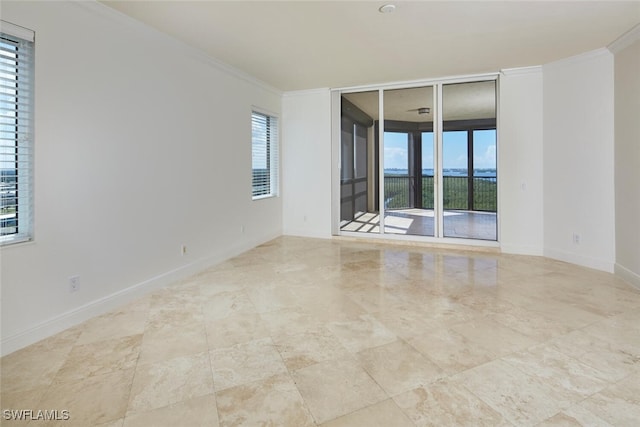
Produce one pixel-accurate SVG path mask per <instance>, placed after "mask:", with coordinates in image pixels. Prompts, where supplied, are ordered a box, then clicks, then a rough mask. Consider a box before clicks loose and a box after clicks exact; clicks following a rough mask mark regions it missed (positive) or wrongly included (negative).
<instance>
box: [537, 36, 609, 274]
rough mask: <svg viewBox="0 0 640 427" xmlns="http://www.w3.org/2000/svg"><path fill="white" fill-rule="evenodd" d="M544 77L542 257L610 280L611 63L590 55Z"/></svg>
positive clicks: (604, 55)
mask: <svg viewBox="0 0 640 427" xmlns="http://www.w3.org/2000/svg"><path fill="white" fill-rule="evenodd" d="M543 73H544V84H543V86H544V90H543V96H544V101H543V108H544V113H543V117H544V148H543V149H544V157H543V159H544V254H545V255H546V256H549V257H552V258H557V259H560V260H564V261H568V262H573V263H576V264H579V265H584V266H587V267H592V268H597V269H600V270H605V271H609V272H612V271H613V265H614V257H615V252H614V251H615V246H614V245H615V236H614V234H615V229H614V220H615V218H614V161H613V136H614V129H613V119H614V113H613V99H614V98H613V55H612V54H611V53H610V52H609V51H608V50H606V49H600V50H597V51H592V52H588V53H586V54H584V55H581V56H576V57H572V58H567V59H564V60H561V61H558V62H554V63H551V64H547V65H544V67H543ZM574 233H577V234H579V235H580V243H579V244H576V243H574V242H573V234H574Z"/></svg>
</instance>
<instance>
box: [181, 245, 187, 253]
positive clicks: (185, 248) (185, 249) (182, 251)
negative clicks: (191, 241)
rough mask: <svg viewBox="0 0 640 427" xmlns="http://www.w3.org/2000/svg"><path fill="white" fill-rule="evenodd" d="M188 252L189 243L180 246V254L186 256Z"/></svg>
mask: <svg viewBox="0 0 640 427" xmlns="http://www.w3.org/2000/svg"><path fill="white" fill-rule="evenodd" d="M186 254H187V245H181V246H180V255H182V256H185V255H186Z"/></svg>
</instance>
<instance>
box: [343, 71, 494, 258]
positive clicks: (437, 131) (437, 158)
mask: <svg viewBox="0 0 640 427" xmlns="http://www.w3.org/2000/svg"><path fill="white" fill-rule="evenodd" d="M499 75H500V73H498V72H495V73H487V74H480V75H468V76H457V77H451V78H441V79H428V80H415V81H408V82H396V83H387V84H382V85H363V86H350V87H343V88H334V89H332V90H331V109H332V111H331V122H332V132H331V135H332V142H331V147H332V150H331V152H332V156H331V158H332V165H333V166H332V168H331V182H332V186H331V191H332V198H331V199H332V209H331V212H332V219H331V229H332V234H333V235H335V236H350V237H358V238H371V239H380V238H382V239H386V240H400V241H418V242H427V243H440V244H454V245H473V246H484V247H499V246H500V174H499V173H498V179H497V194H498V203H497V212H496V221H497V224H496V226H497V230H496V234H497V236H496V240H495V241H490V240H480V239H470V238H458V237H444V221H443V215H444V194H443V190H444V187H443V179H442V161H443V155H442V154H443V153H442V149H441V148H442V133H443V132H442V131H443V113H442V107H443V105H442V104H443V103H442V101H443V100H442V88H443V86H444V85H447V84H457V83H474V82H483V81H495V82H496V144H497V147H499V146H500V143H499V135H500V120H499V116H500V114H499V113H500V103H499V91H500V89H499V87H500V85H499ZM425 86H432V88H433V92H434V93H433V95H434V98H433V99H434V107H435V110H436V111H435V113H436V114H435V117H434V121H433V150H434V221H435V222H434V234H435V236H434V237H432V236H418V235H401V234H391V233H384V215H385V211H384V172H383V171H384V156H383V155H380V156H379V159H378V164H377V166H378V168H379V169H378V170H379V171H380V173H378V187H379V188H378V197H379V201H380V203H379V214H380V233H361V232H354V231H343V230H341V229H340V167H341V163H340V161H341V159H340V155H341V153H340V136H341V135H340V120H341V106H340V105H341V102H340V100H341V96H342V95H343V94H347V93H357V92H371V91H378V114H379V118H380V119H379V123H380V126H378V129H377V132H378V151H379V153H384V91H385V90H394V89H411V88H417V87H425ZM498 157H499V150H496V166H497V165H498V164H499V158H498ZM471 173H473V171H471Z"/></svg>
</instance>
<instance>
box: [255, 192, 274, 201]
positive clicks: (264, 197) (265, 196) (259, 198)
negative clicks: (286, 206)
mask: <svg viewBox="0 0 640 427" xmlns="http://www.w3.org/2000/svg"><path fill="white" fill-rule="evenodd" d="M276 197H278V196H277V195H276V194H265V195H264V196H254V197H252V198H251V200H254V201H255V200H264V199H274V198H276Z"/></svg>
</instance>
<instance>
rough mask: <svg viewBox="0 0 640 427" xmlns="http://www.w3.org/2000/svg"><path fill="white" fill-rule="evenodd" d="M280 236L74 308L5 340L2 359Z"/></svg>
mask: <svg viewBox="0 0 640 427" xmlns="http://www.w3.org/2000/svg"><path fill="white" fill-rule="evenodd" d="M278 236H279V235H269V236H263V237H262V238H260V239H256V240H255V241H245V242H241V243H239V244H237V245H234V246H232V247H227V248H225V250H224V251H219V252H216V253H213V254H210V255H208V256H206V257H203V258H200V259H197V260H194V261H193V262H191V263H189V264H186V265H183V266H181V267H178V268H176V269H174V270H170V271H167V272H164V273H162V274H159V275H157V276H155V277H152V278H150V279H147V280H144V281H142V282H140V283H137V284H135V285H133V286H130V287H128V288H125V289H122V290H120V291H118V292H114V293H112V294H110V295H106V296H104V297H102V298H98V299H96V300H94V301H91V302H89V303H87V304H84V305H82V306H80V307H77V308H74V309H73V310H69V311H67V312H64V313H62V314H59V315H57V316H55V317H53V318H51V319H48V320H46V321H44V322H41V323H39V324H37V325H35V326H32V327H30V328H28V329H26V330H24V331H21V332H19V333H16V334H13V335H10V336H8V337H3V338H2V340H1V341H0V355H2V356H5V355H7V354H9V353H13V352H14V351H16V350H19V349H21V348H24V347H26V346H28V345H31V344H34V343H36V342H38V341H40V340H42V339H45V338H48V337H50V336H52V335H54V334H57V333H58V332H62V331H64V330H65V329H68V328H70V327H72V326H75V325H78V324H80V323H82V322H84V321H86V320H89V319H91V318H93V317H96V316H100V315H102V314H104V313H107V312H108V311H110V310H113V309H116V308H118V307H121V306H123V305H125V304H128V303H130V302H132V301H135V300H136V299H138V298H140V297H143V296H145V295H147V294H149V293H150V292H152V291H155V290H158V289H161V288H163V287H165V286H167V285H170V284H172V283H175V282H176V281H178V280H182V279H185V278H187V277H189V276H192V275H194V274H196V273H198V272H200V271H202V270H205V269H207V268H209V267H212V266H214V265H216V264H219V263H221V262H222V261H225V260H227V259H229V258H232V257H234V256H236V255H239V254H241V253H243V252H246V251H247V250H249V249H252V248H254V247H256V246H258V245H260V244H262V243H265V242H268V241H269V240H272V239H274V238H276V237H278Z"/></svg>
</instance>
